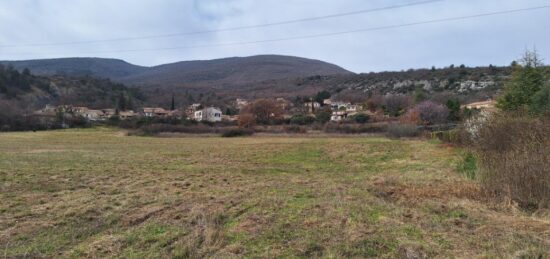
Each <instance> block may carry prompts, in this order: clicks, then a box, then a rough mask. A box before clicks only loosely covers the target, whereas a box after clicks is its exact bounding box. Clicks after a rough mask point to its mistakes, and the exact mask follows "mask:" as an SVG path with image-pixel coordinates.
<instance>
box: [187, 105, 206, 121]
mask: <svg viewBox="0 0 550 259" xmlns="http://www.w3.org/2000/svg"><path fill="white" fill-rule="evenodd" d="M201 108H202V104H200V103H194V104H191V105H189V106H187V108H185V115H186V116H187V118H193V117H194V116H195V112H196V111H198V110H200V109H201Z"/></svg>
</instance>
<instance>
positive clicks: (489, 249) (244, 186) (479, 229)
mask: <svg viewBox="0 0 550 259" xmlns="http://www.w3.org/2000/svg"><path fill="white" fill-rule="evenodd" d="M458 153H459V151H457V150H455V149H453V148H450V147H446V146H444V145H441V144H438V143H435V142H429V141H422V140H389V139H385V138H374V137H368V138H367V137H340V138H336V137H326V138H319V137H317V138H314V137H266V136H263V137H248V138H234V139H225V138H217V137H203V138H200V137H187V138H152V137H129V136H125V135H124V134H123V133H121V132H118V131H115V130H110V129H86V130H63V131H50V132H36V133H32V132H29V133H5V134H4V133H3V134H0V257H18V256H19V257H21V256H29V257H41V256H45V257H120V258H143V257H164V258H187V257H216V258H219V257H347V258H349V257H389V258H395V257H405V256H409V257H411V258H412V256H415V255H416V256H419V257H420V258H421V257H423V256H424V257H460V258H471V257H489V258H491V257H508V256H522V255H525V256H536V255H542V256H543V257H544V256H549V255H548V248H549V247H550V219H549V218H548V217H547V216H532V215H527V214H525V213H523V212H521V211H518V210H515V209H514V207H513V206H505V205H491V203H489V202H487V201H484V200H483V199H482V198H481V197H482V196H481V195H480V194H479V187H478V186H477V184H476V183H475V182H472V181H470V180H468V179H467V178H465V177H464V176H462V175H460V174H459V173H457V172H456V168H457V161H458V160H459V155H458Z"/></svg>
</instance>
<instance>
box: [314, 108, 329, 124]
mask: <svg viewBox="0 0 550 259" xmlns="http://www.w3.org/2000/svg"><path fill="white" fill-rule="evenodd" d="M331 115H332V114H331V113H330V112H328V111H320V112H318V113H317V114H315V120H316V121H317V122H319V123H321V124H325V123H327V122H329V121H330V117H331Z"/></svg>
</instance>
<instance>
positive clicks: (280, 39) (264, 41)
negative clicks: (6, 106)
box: [49, 5, 550, 55]
mask: <svg viewBox="0 0 550 259" xmlns="http://www.w3.org/2000/svg"><path fill="white" fill-rule="evenodd" d="M548 8H550V5H543V6H536V7H528V8H521V9H511V10H504V11H498V12H490V13H481V14H474V15H467V16H456V17H449V18H442V19H433V20H426V21H419V22H412V23H404V24H396V25H386V26H379V27H371V28H364V29H357V30H349V31H340V32H330V33H321V34H311V35H302V36H294V37H285V38H276V39H266V40H256V41H241V42H226V43H217V44H206V45H188V46H179V47H168V48H148V49H145V48H144V49H127V50H113V51H97V52H85V53H84V54H102V53H125V52H145V51H164V50H178V49H193V48H210V47H225V46H239V45H250V44H259V43H269V42H281V41H291V40H301V39H311V38H323V37H331V36H338V35H345V34H353V33H359V32H370V31H381V30H388V29H397V28H404V27H412V26H417V25H426V24H435V23H442V22H451V21H460V20H468V19H475V18H481V17H488V16H496V15H504V14H512V13H520V12H528V11H535V10H541V9H548ZM49 54H50V55H53V54H56V53H49Z"/></svg>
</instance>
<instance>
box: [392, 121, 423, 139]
mask: <svg viewBox="0 0 550 259" xmlns="http://www.w3.org/2000/svg"><path fill="white" fill-rule="evenodd" d="M420 133H421V130H420V129H418V127H417V126H416V125H415V124H401V123H393V124H390V125H389V126H388V132H387V136H388V137H390V138H412V137H418V136H419V135H420Z"/></svg>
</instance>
